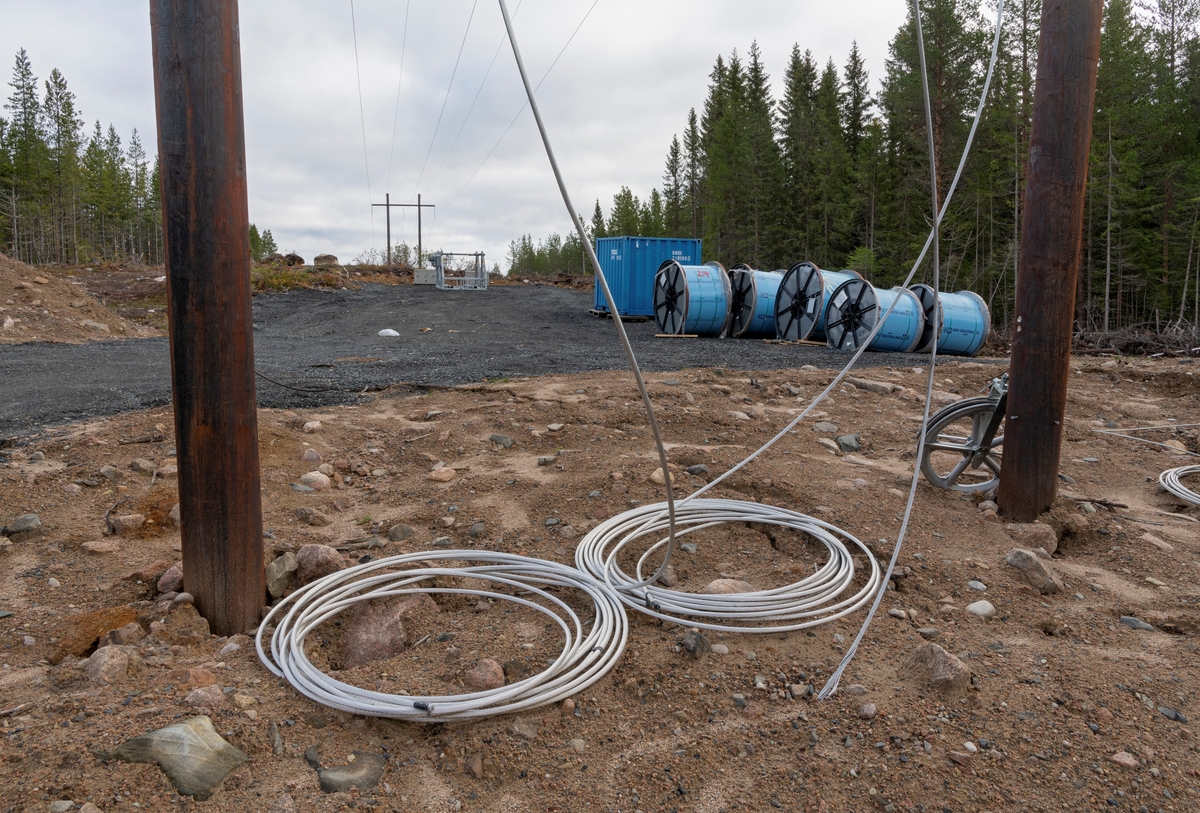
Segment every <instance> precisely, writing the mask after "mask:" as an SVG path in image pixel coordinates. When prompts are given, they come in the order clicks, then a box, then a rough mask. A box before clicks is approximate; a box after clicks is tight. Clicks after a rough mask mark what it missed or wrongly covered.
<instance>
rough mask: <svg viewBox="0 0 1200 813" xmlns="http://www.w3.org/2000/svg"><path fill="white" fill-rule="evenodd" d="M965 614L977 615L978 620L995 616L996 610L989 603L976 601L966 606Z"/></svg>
mask: <svg viewBox="0 0 1200 813" xmlns="http://www.w3.org/2000/svg"><path fill="white" fill-rule="evenodd" d="M966 610H967V612H969V613H970V614H971V615H977V616H979V617H980V618H991V617H992V616H993V615H995V614H996V608H995V607H993V606H992V603H991V602H990V601H976V602H972V603H971V604H968V605H967V607H966Z"/></svg>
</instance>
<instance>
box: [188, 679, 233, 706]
mask: <svg viewBox="0 0 1200 813" xmlns="http://www.w3.org/2000/svg"><path fill="white" fill-rule="evenodd" d="M183 702H184V703H186V704H187V705H189V706H191V707H192V708H194V709H200V710H201V711H212V710H214V709H219V708H221V707H222V706H224V705H225V693H224V692H222V691H221V687H220V686H218V685H216V684H215V683H214V684H212V685H211V686H201V687H200V688H199V689H193V690H192V691H191V692H189V693H188V696H187V697H185V698H184V699H183Z"/></svg>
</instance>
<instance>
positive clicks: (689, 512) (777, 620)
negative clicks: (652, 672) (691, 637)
mask: <svg viewBox="0 0 1200 813" xmlns="http://www.w3.org/2000/svg"><path fill="white" fill-rule="evenodd" d="M666 508H667V506H666V503H653V504H650V505H645V506H641V507H638V508H635V509H633V510H631V511H626V512H625V513H623V514H619V515H617V516H615V517H613V518H612V519H610V520H608V521H606V522H603V523H601V524H600V525H598V526H596V527H595V528H593V529H592V530H591V531H590V532H589V533H588V534H587V535H586V536H584V538H583V540H582V541H581V542H580V544H579V547H578V548H577V549H576V551H575V564H576V566H577V567H579V569H580V570H582V571H584V572H586V573H590V574H591V575H593V576H595V577H596V578H597V579H599V580H601V581H603V582H605V583H606V584H607V585H608V586H609V587H611V588H614V589H615V590H616V592H617V593H618V595H619V596H620V600H621V601H622V602H623V603H624V604H625V605H626V606H628V607H630V608H632V609H636V610H638V611H640V612H643V613H646V614H647V615H651V616H653V617H655V618H659V619H662V620H666V621H673V622H675V623H678V624H684V625H686V626H692V627H698V628H701V629H706V630H716V631H722V632H788V631H792V630H799V629H805V628H808V627H814V626H817V625H818V624H825V623H828V622H830V621H835V620H837V619H839V618H842V617H844V616H847V615H849V614H850V613H852V612H854V611H856V610H858V609H859V608H861V607H863V606H864V605H866V603H867V602H868V601H870V599H871V597H872V596H873V595H874V594H875V592H876V591H877V590H878V589H879V586H880V583H881V578H882V574H881V572H880V567H879V562H878V561H877V560H876V558H875V556H874V555H872V553H871V551H870V550H868V549H867V547H866V545H864V544H863V543H862V542H861V541H860V540H858V539H857V538H855V537H854V536H852V535H850V534H848V533H846V532H845V531H843V530H842V529H840V528H838V527H836V526H834V525H830V524H829V523H827V522H822V521H821V520H819V519H815V518H813V517H810V516H808V515H807V514H801V513H800V512H798V511H791V510H788V509H786V508H778V507H776V506H773V505H763V504H760V503H752V502H745V501H742V500H724V499H689V500H684V501H681V502H679V503H677V504H676V517H675V527H676V533H675V538H676V540H678V539H679V538H680V537H682V536H685V535H687V534H691V533H695V532H697V531H703V530H704V529H706V528H711V527H714V526H716V525H721V524H723V523H730V522H757V523H762V524H767V525H775V526H779V527H784V528H792V529H794V530H797V531H801V532H803V533H806V534H809V535H810V536H812V537H813V538H815V539H817V540H818V541H820V542H821V543H822V544H824V545H825V547H826V549H827V550H828V551H829V559H828V561H827V562H826V563H825V564H824V565H822V566H821V567H820V568H818V569H817V572H816V573H813V574H812V575H811V576H809V577H807V578H805V579H802V580H801V581H798V582H795V583H792V584H788V585H785V586H783V587H776V588H772V589H768V590H758V591H755V592H752V593H734V594H721V595H705V594H701V593H686V592H681V591H677V590H671V589H668V588H665V587H662V586H661V585H660V584H655V583H651V582H652V580H648V579H647V577H646V576H645V575H644V574H643V571H644V570H645V569H646V567H647V563H648V561H649V559H650V557H651V556H652V555H653V554H654V553H655V551H658V550H660V549H661V548H664V547H665V546H666V545H667V541H668V540H667V538H665V537H663V538H661V539H658V541H657V542H655V543H654V544H653V545H651V546H650V547H649V548H648V549H647V550H646V551H645V552H644V553H642V554H641V556H640V557H639V558H638V560H637V566H636V568H635V570H634V573H633V574H630V573H627V572H625V571H624V570H622V569H621V567H620V566H619V565H618V564H617V558H618V556H619V555H620V554H621V553H622V552H623V551H625V550H626V549H627V548H629V547H630V546H631V545H633V544H634V543H636V542H637V541H638V540H639V539H643V538H644V537H647V536H652V535H653V536H657V535H658V534H659V533H662V532H664V531H665V530H666V529H667V515H666ZM847 541H848V542H850V543H853V544H854V545H855V546H857V547H858V549H859V550H861V551H862V552H863V553H864V554H865V555H866V557H867V560H868V561H869V562H870V563H871V565H870V576H868V578H867V579H866V582H865V583H864V584H863V585H862V587H861V588H860V589H859V590H858V591H857V592H855V593H853V594H852V595H846V594H847V593H848V591H849V590H850V589H851V587H852V584H853V581H854V572H855V569H854V560H853V557H852V555H851V553H850V550H849V548H848V547H847V544H846V543H847ZM663 565H665V562H664V563H663ZM663 565H659V566H658V568H657V569H661V568H662V567H663ZM652 575H655V574H652ZM748 622H767V623H765V624H763V625H758V624H751V623H748Z"/></svg>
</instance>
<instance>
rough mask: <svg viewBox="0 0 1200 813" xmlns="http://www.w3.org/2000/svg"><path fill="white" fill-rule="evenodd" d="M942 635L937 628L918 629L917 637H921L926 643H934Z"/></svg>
mask: <svg viewBox="0 0 1200 813" xmlns="http://www.w3.org/2000/svg"><path fill="white" fill-rule="evenodd" d="M941 634H942V632H941V630H939V629H938V628H937V627H918V628H917V635H920V636H921V637H922V638H924V639H925V640H926V641H934V640H937V638H938V637H939V636H940V635H941Z"/></svg>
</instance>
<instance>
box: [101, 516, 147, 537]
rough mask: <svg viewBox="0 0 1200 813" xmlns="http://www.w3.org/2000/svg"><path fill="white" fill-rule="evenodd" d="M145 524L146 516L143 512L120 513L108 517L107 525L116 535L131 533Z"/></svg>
mask: <svg viewBox="0 0 1200 813" xmlns="http://www.w3.org/2000/svg"><path fill="white" fill-rule="evenodd" d="M145 524H146V517H145V516H144V515H143V514H122V515H121V516H119V517H109V518H108V527H109V528H111V529H112V532H113V533H114V534H116V535H117V536H123V535H125V534H131V533H133V532H134V531H136V530H139V529H140V528H141V527H142V526H143V525H145Z"/></svg>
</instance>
